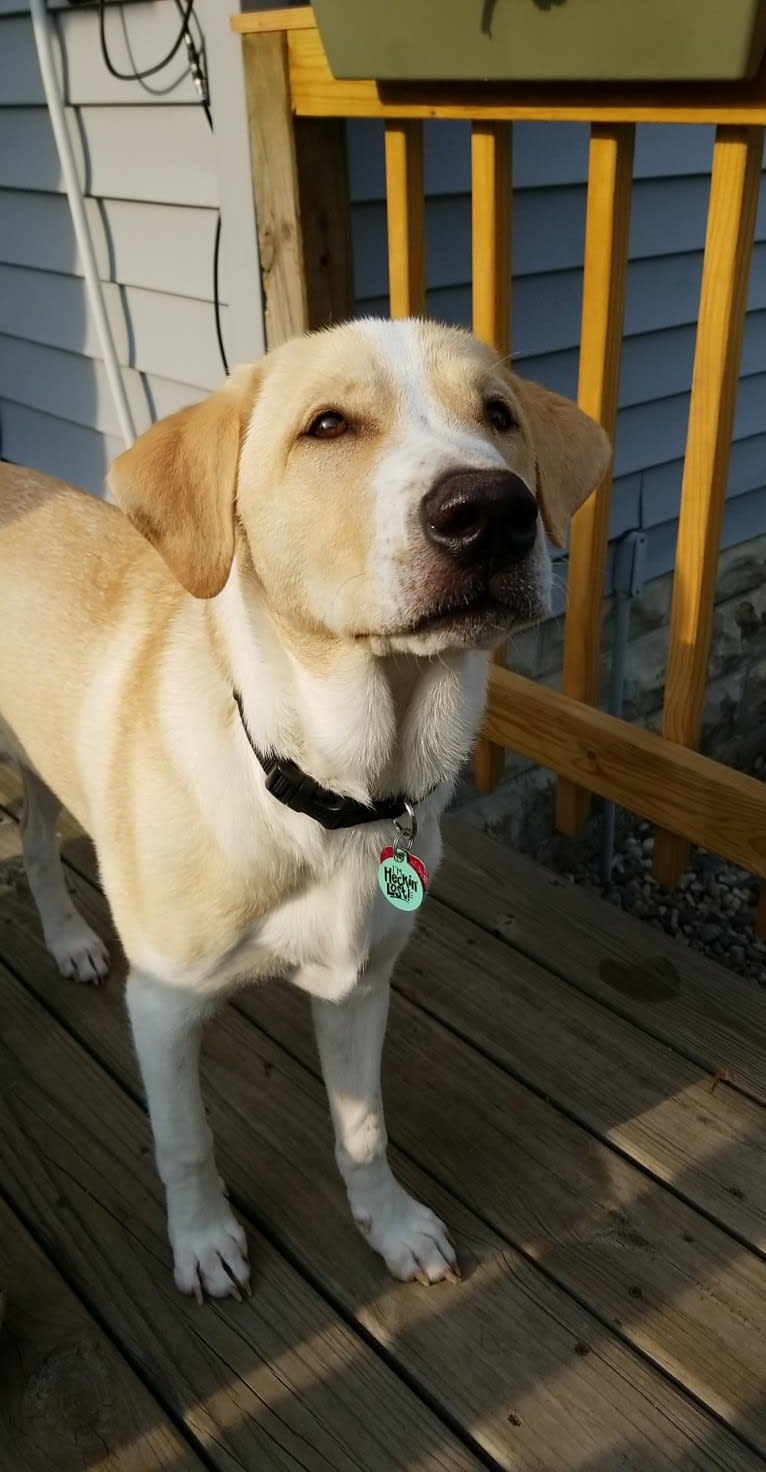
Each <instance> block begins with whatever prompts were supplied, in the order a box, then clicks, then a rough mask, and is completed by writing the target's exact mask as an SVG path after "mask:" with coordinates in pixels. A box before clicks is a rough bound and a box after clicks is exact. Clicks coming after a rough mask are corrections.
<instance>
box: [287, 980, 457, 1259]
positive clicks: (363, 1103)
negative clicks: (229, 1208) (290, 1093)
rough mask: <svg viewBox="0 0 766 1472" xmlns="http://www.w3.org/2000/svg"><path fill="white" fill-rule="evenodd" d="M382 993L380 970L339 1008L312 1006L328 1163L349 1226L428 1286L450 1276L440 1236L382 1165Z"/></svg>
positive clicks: (449, 1255)
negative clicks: (344, 1196)
mask: <svg viewBox="0 0 766 1472" xmlns="http://www.w3.org/2000/svg"><path fill="white" fill-rule="evenodd" d="M388 993H389V982H388V968H381V969H380V970H377V969H376V968H374V967H373V968H370V969H369V970H368V971H367V972H365V975H364V976H363V978H362V979H361V980H360V981H359V982H358V984H357V987H356V988H355V990H354V991H353V992H352V994H351V996H350V997H349V998H348V999H347V1000H346V1001H345V1002H326V1001H321V1000H319V999H318V998H316V997H314V998H313V1000H312V1007H313V1012H314V1024H315V1027H316V1034H317V1043H318V1045H319V1054H320V1057H321V1060H322V1071H323V1074H324V1080H325V1084H326V1087H327V1094H328V1098H329V1101H330V1110H331V1113H332V1118H333V1124H334V1126H335V1158H336V1160H337V1162H338V1166H339V1168H340V1173H341V1175H342V1176H343V1180H344V1181H345V1184H346V1190H347V1192H348V1199H349V1204H350V1206H351V1214H352V1216H353V1218H354V1221H355V1222H356V1224H357V1226H358V1227H359V1229H360V1231H361V1232H362V1233H363V1235H364V1236H365V1237H366V1238H367V1240H368V1242H369V1243H370V1244H371V1246H372V1247H374V1248H375V1250H376V1251H377V1252H379V1253H380V1254H381V1256H382V1257H383V1258H384V1259H385V1262H386V1266H387V1267H388V1269H389V1271H390V1272H391V1273H393V1275H394V1277H395V1278H404V1279H410V1278H416V1279H417V1280H418V1281H419V1282H421V1283H435V1282H437V1281H438V1279H440V1278H456V1277H457V1276H458V1270H457V1260H456V1257H455V1250H454V1248H453V1246H452V1243H451V1242H450V1239H449V1236H448V1234H447V1229H446V1227H445V1226H444V1224H443V1223H442V1222H440V1221H439V1218H438V1217H437V1216H435V1215H434V1213H433V1212H432V1211H431V1210H430V1209H429V1207H427V1206H423V1205H422V1203H421V1202H419V1201H416V1200H415V1199H414V1198H413V1197H412V1196H410V1195H409V1194H408V1192H407V1191H405V1190H404V1188H403V1187H402V1186H400V1185H399V1182H398V1181H397V1180H396V1179H395V1177H394V1176H393V1174H392V1172H391V1168H390V1166H389V1164H388V1160H387V1158H386V1144H387V1140H386V1127H385V1123H384V1120H383V1101H382V1098H381V1092H380V1060H381V1054H382V1051H383V1038H384V1034H385V1030H386V1019H387V1016H388Z"/></svg>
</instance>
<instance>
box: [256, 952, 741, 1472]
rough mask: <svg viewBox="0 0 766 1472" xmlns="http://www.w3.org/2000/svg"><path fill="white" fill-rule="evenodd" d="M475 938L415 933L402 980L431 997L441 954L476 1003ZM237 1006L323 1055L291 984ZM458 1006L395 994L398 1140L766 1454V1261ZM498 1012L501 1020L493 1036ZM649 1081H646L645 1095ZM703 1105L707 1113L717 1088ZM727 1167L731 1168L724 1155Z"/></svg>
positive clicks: (391, 1083)
mask: <svg viewBox="0 0 766 1472" xmlns="http://www.w3.org/2000/svg"><path fill="white" fill-rule="evenodd" d="M429 930H430V934H429V936H428V941H429V942H432V941H433V933H434V931H433V928H432V927H429ZM468 938H470V937H468ZM465 940H466V930H465V928H464V929H463V942H464V943H463V946H462V949H461V948H460V947H459V950H458V954H457V956H456V955H455V954H454V953H453V954H452V956H451V958H449V959H448V958H447V956H446V954H445V951H444V948H443V947H440V948H438V949H437V950H434V949H433V947H432V945H430V944H428V943H426V942H424V941H422V940H421V941H420V942H419V943H418V942H416V959H415V958H413V963H412V964H410V963H408V961H405V963H404V966H403V967H402V968H401V971H400V977H401V985H403V986H404V987H406V989H407V990H408V991H409V990H410V989H412V990H413V991H415V992H417V993H418V994H419V996H420V997H421V998H422V999H423V1000H425V999H427V998H430V995H431V987H432V985H433V983H434V977H435V975H436V974H437V973H438V972H439V971H440V968H441V967H442V966H444V965H445V964H446V965H447V967H448V975H449V984H450V986H451V988H452V989H453V991H457V992H459V993H461V994H463V995H464V996H465V998H466V1001H467V1002H469V1001H470V994H471V992H472V988H473V984H474V982H477V981H478V977H479V975H480V974H481V972H482V969H483V967H484V964H485V962H486V959H487V957H486V952H485V951H484V950H482V951H480V952H478V953H477V954H476V959H475V961H473V962H472V960H468V961H467V956H468V957H471V956H472V952H471V948H470V946H466V945H465ZM416 972H417V974H416ZM498 974H499V975H500V977H501V978H502V972H500V973H498ZM446 980H447V979H446V978H445V983H446ZM508 981H509V978H508V974H507V967H506V969H505V983H506V996H505V1000H504V1003H503V1004H502V1005H501V1007H500V1010H499V1014H498V1024H499V1028H500V1029H501V1031H502V1033H503V1034H504V1033H505V1031H506V1029H507V1030H508V1032H509V1033H511V1034H512V1032H513V1010H514V1003H515V1000H516V996H515V993H514V990H513V988H511V987H508ZM467 983H468V984H467ZM439 989H440V983H439V982H437V983H436V990H437V992H439ZM437 1005H438V1004H437ZM238 1006H239V1007H240V1008H241V1010H243V1011H245V1012H246V1014H247V1015H248V1016H250V1017H251V1018H253V1019H254V1020H257V1021H258V1023H259V1024H260V1025H261V1026H262V1028H263V1029H264V1030H265V1031H267V1032H268V1034H269V1035H270V1036H271V1037H272V1038H274V1039H276V1040H277V1041H280V1042H282V1043H283V1044H284V1046H285V1047H288V1048H289V1049H290V1052H291V1054H292V1055H293V1056H298V1057H299V1058H300V1059H301V1060H302V1061H304V1062H306V1063H308V1065H309V1066H311V1065H312V1060H313V1042H312V1039H311V1036H310V1031H309V1027H308V1019H307V1015H306V1012H305V1009H304V1008H303V1007H302V1006H301V1005H300V999H296V997H295V994H294V993H293V992H291V991H290V989H289V988H288V987H281V988H279V989H278V990H276V994H275V995H269V994H268V993H266V992H264V991H261V990H259V989H253V990H252V991H248V992H245V993H242V994H241V999H240V1002H239V1003H238ZM459 1016H460V1009H459V1007H456V1008H455V1010H454V1012H453V1013H452V1015H451V1017H450V1020H449V1026H448V1029H446V1028H443V1027H440V1026H439V1025H438V1024H435V1023H434V1022H433V1020H432V1019H431V1018H429V1017H427V1016H426V1015H425V1014H424V1013H423V1012H422V1011H421V1010H420V1009H419V1008H418V1007H416V1006H414V1005H412V1003H411V1002H410V1001H409V1000H405V999H404V998H403V997H402V996H398V997H396V998H395V999H394V1002H393V1005H392V1010H391V1025H390V1033H389V1039H388V1046H387V1058H388V1063H387V1068H386V1078H385V1086H386V1101H387V1114H388V1122H389V1129H390V1132H391V1138H392V1139H394V1140H396V1142H397V1145H398V1146H400V1147H401V1148H402V1149H403V1150H404V1151H405V1152H406V1153H407V1155H408V1156H410V1157H411V1158H413V1159H415V1160H417V1161H418V1163H419V1164H421V1165H423V1166H425V1168H426V1169H428V1170H429V1171H430V1172H432V1173H433V1175H434V1177H435V1178H436V1179H438V1180H439V1181H440V1182H441V1183H442V1184H444V1185H445V1186H447V1187H448V1188H449V1189H450V1190H452V1191H454V1193H455V1196H457V1197H459V1198H460V1199H461V1200H463V1201H470V1202H471V1203H472V1204H473V1207H474V1210H475V1211H476V1212H477V1213H478V1214H479V1215H480V1216H481V1217H482V1218H483V1220H484V1221H485V1222H486V1223H487V1224H488V1226H490V1227H491V1228H492V1230H493V1231H495V1232H498V1233H499V1234H500V1235H501V1236H502V1237H504V1238H505V1239H506V1241H508V1242H509V1243H510V1244H511V1245H512V1246H513V1247H514V1248H516V1249H519V1250H521V1251H522V1252H523V1253H524V1254H525V1255H526V1256H528V1257H530V1258H531V1259H532V1260H533V1261H535V1262H539V1263H540V1264H541V1265H544V1267H545V1270H546V1272H548V1273H549V1274H550V1275H551V1276H552V1278H553V1279H554V1280H555V1281H556V1282H557V1283H559V1284H560V1285H562V1286H564V1287H566V1288H567V1289H568V1290H569V1291H570V1292H572V1293H573V1294H574V1295H575V1296H576V1297H577V1299H578V1300H579V1302H581V1303H583V1304H586V1305H588V1306H589V1307H590V1308H591V1309H593V1310H594V1311H595V1312H596V1313H597V1314H598V1316H599V1318H600V1320H601V1322H602V1324H603V1325H604V1326H606V1325H607V1324H609V1325H615V1326H618V1327H619V1330H620V1333H621V1334H622V1335H623V1336H624V1337H625V1338H626V1339H627V1340H628V1342H630V1343H632V1344H633V1345H635V1346H637V1347H638V1348H639V1349H640V1350H641V1351H642V1353H643V1354H645V1355H646V1356H648V1358H649V1359H650V1360H651V1361H652V1362H653V1363H654V1364H657V1365H660V1366H662V1367H663V1368H664V1369H665V1370H666V1371H668V1372H669V1373H670V1374H672V1375H673V1377H674V1379H675V1380H676V1383H680V1384H682V1385H685V1386H687V1387H688V1388H689V1389H690V1390H692V1391H693V1393H694V1394H695V1396H698V1397H699V1398H700V1399H701V1400H702V1401H703V1402H704V1403H705V1404H706V1405H708V1406H710V1407H711V1408H713V1409H714V1410H715V1411H716V1413H717V1414H719V1415H721V1416H722V1417H723V1418H724V1419H725V1420H727V1421H728V1422H729V1423H730V1424H731V1425H733V1426H736V1427H737V1429H738V1430H740V1431H741V1432H742V1434H743V1435H745V1436H747V1438H748V1439H749V1440H750V1441H751V1442H752V1443H753V1444H754V1445H756V1446H757V1447H758V1449H759V1451H762V1450H763V1448H764V1446H765V1445H766V1440H765V1438H766V1408H764V1407H763V1405H762V1404H761V1405H760V1406H759V1405H758V1401H759V1397H758V1395H757V1393H755V1394H754V1392H755V1391H756V1387H757V1384H758V1377H759V1374H760V1371H759V1368H758V1367H757V1365H753V1363H752V1356H753V1354H755V1355H756V1356H757V1357H758V1356H760V1350H759V1347H758V1346H759V1344H760V1343H761V1342H762V1339H763V1334H764V1331H766V1263H765V1262H764V1261H763V1260H762V1259H761V1258H760V1257H758V1256H756V1255H755V1254H753V1253H748V1252H747V1251H746V1250H744V1249H743V1248H742V1246H741V1244H740V1242H739V1241H738V1240H736V1239H734V1238H732V1237H730V1236H729V1235H728V1234H727V1233H726V1232H725V1231H721V1230H720V1229H719V1228H717V1227H715V1226H713V1225H712V1224H710V1223H709V1222H707V1221H706V1220H705V1218H704V1216H702V1215H698V1214H697V1213H696V1212H695V1211H694V1210H692V1209H690V1207H689V1206H687V1205H686V1204H685V1203H684V1202H683V1201H681V1200H679V1199H678V1198H677V1197H676V1196H675V1195H673V1194H671V1193H670V1192H669V1191H666V1190H665V1189H663V1188H662V1187H661V1186H659V1185H658V1184H657V1182H656V1181H653V1180H652V1179H651V1177H648V1176H647V1175H645V1174H644V1173H643V1172H642V1171H641V1170H637V1169H636V1168H635V1166H633V1165H631V1164H630V1163H629V1162H628V1161H627V1160H624V1159H623V1158H622V1157H621V1156H619V1155H616V1154H615V1153H614V1152H612V1151H610V1150H609V1149H607V1148H605V1146H604V1145H603V1144H602V1143H600V1142H599V1141H597V1140H596V1139H595V1138H594V1137H593V1136H591V1135H589V1134H588V1133H587V1132H585V1131H584V1130H582V1129H580V1128H578V1126H577V1125H575V1124H573V1122H572V1121H571V1118H566V1117H565V1116H564V1115H557V1114H556V1112H555V1111H554V1110H552V1109H551V1107H550V1105H549V1104H548V1102H547V1101H546V1100H542V1099H540V1098H539V1097H537V1092H538V1091H537V1090H536V1091H535V1093H532V1092H530V1091H529V1090H528V1089H526V1088H523V1087H521V1086H520V1084H519V1083H518V1082H517V1080H516V1079H515V1078H513V1077H509V1076H508V1075H507V1074H505V1073H503V1072H502V1070H501V1069H499V1068H496V1067H495V1066H494V1065H492V1064H489V1063H488V1062H487V1060H486V1058H484V1057H482V1056H481V1055H480V1054H478V1053H477V1052H475V1051H474V1050H473V1049H472V1048H470V1047H467V1046H466V1043H465V1041H464V1040H463V1039H462V1038H459V1037H455V1036H454V1030H455V1027H456V1025H459ZM492 1022H493V1017H492V1015H491V1014H490V1015H489V1016H488V1017H487V1020H486V1024H485V1027H484V1032H485V1034H488V1033H490V1032H491V1027H492ZM585 1041H586V1042H587V1040H585ZM534 1046H537V1048H538V1049H540V1048H542V1049H545V1048H547V1046H548V1043H547V1038H546V1037H545V1035H544V1033H543V1030H542V1029H540V1030H539V1031H538V1036H537V1040H536V1045H532V1049H531V1051H534ZM586 1051H587V1050H586ZM424 1058H427V1059H428V1069H427V1080H426V1079H425V1078H424V1072H423V1059H424ZM584 1066H586V1067H587V1062H586V1063H585V1064H584ZM570 1071H572V1072H573V1071H574V1062H572V1063H571V1064H570ZM610 1071H611V1068H610V1062H609V1060H608V1059H607V1058H605V1057H604V1056H603V1055H601V1056H600V1059H599V1067H598V1071H597V1074H596V1075H595V1076H594V1077H592V1078H591V1079H590V1081H589V1083H587V1084H584V1085H583V1088H590V1089H591V1090H592V1092H593V1094H594V1096H595V1095H596V1094H597V1092H598V1090H599V1087H600V1086H601V1087H603V1088H604V1089H605V1091H607V1090H608V1079H609V1076H610ZM552 1072H553V1066H552V1063H551V1073H552ZM544 1082H545V1081H544V1079H543V1078H541V1079H540V1086H541V1087H544ZM650 1089H651V1083H648V1084H647V1085H646V1087H645V1091H644V1092H645V1093H647V1091H648V1090H650ZM655 1097H657V1096H655ZM701 1100H704V1106H705V1107H708V1096H707V1095H706V1094H701ZM761 1120H762V1115H761ZM761 1128H762V1124H761ZM762 1139H763V1136H761V1140H762ZM720 1164H721V1166H722V1168H724V1169H725V1164H726V1162H725V1159H722V1160H721V1161H720ZM743 1320H746V1321H747V1322H746V1324H745V1323H743ZM711 1336H712V1337H711ZM465 1342H466V1343H468V1342H469V1341H468V1339H467V1338H466V1341H465ZM601 1342H603V1341H601ZM498 1350H499V1346H498ZM724 1360H725V1361H726V1362H727V1365H728V1370H724V1369H723V1368H722V1361H724ZM736 1365H740V1368H741V1369H744V1373H745V1375H746V1376H747V1377H748V1379H749V1381H750V1389H749V1391H745V1390H744V1387H743V1383H742V1381H741V1379H740V1374H739V1371H738V1370H737V1369H735V1366H736ZM729 1371H733V1373H731V1374H729ZM466 1373H468V1370H467V1367H466ZM522 1465H524V1464H523V1463H522Z"/></svg>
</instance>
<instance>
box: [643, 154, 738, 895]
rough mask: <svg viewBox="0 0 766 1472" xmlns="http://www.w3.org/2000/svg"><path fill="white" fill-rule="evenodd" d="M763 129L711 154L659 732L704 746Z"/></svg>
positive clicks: (677, 873)
mask: <svg viewBox="0 0 766 1472" xmlns="http://www.w3.org/2000/svg"><path fill="white" fill-rule="evenodd" d="M762 157H763V128H729V127H719V129H718V132H717V134H716V141H715V147H714V150H713V172H712V176H711V180H710V204H709V207H708V224H707V235H706V239H705V264H704V267H703V273H702V287H701V291H700V309H699V323H698V327H697V344H696V348H695V354H694V371H693V375H692V396H691V403H690V406H689V427H688V432H687V438H686V458H685V461H684V477H683V483H682V489H681V516H680V520H679V523H678V541H677V543H676V563H675V573H674V578H673V602H672V607H671V614H670V632H669V636H668V658H667V666H666V671H665V703H664V709H663V720H662V733H663V736H665V737H667V739H668V740H669V741H678V742H681V743H682V744H683V745H684V746H695V747H696V746H697V745H698V743H699V738H700V734H701V730H702V712H703V707H704V702H705V684H706V678H707V665H708V657H709V654H710V641H711V637H712V631H713V603H714V599H715V586H716V579H717V575H718V553H719V548H720V544H721V528H722V526H723V514H724V505H725V501H726V484H727V479H728V473H729V455H730V451H731V441H732V433H733V429H734V410H735V407H736V402H737V387H738V382H739V367H740V356H741V352H742V336H743V333H744V328H745V316H746V312H747V289H748V279H749V275H750V260H751V255H752V249H753V232H754V230H755V212H756V208H757V204H758V191H759V188H760V183H761V160H762ZM688 855H689V846H688V843H687V841H686V835H676V834H675V833H674V832H672V830H671V831H670V832H662V831H660V832H659V833H658V834H657V837H656V842H655V845H654V875H655V878H656V879H659V881H660V883H662V884H667V885H668V886H673V885H676V884H678V882H679V880H680V878H681V874H682V873H683V870H684V868H685V866H686V863H687V860H688Z"/></svg>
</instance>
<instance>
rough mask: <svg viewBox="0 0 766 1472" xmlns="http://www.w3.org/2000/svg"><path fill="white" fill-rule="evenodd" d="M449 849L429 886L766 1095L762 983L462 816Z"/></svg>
mask: <svg viewBox="0 0 766 1472" xmlns="http://www.w3.org/2000/svg"><path fill="white" fill-rule="evenodd" d="M0 804H2V809H3V810H4V811H5V812H9V811H10V812H12V813H13V814H14V815H16V816H18V813H19V811H20V798H19V783H18V779H17V777H16V776H15V773H14V772H13V770H12V769H11V768H9V767H8V766H7V765H4V764H0ZM60 831H61V832H62V833H63V834H64V835H65V837H66V839H67V843H66V848H65V854H66V857H67V861H68V863H69V864H71V865H73V866H74V868H75V870H76V871H77V872H78V873H79V874H81V875H83V876H84V877H86V878H88V879H89V880H91V881H92V882H93V883H95V882H96V880H97V869H96V861H95V856H94V855H93V851H92V848H91V846H90V844H89V842H88V841H87V840H86V839H84V838H82V837H81V835H80V833H79V830H78V829H77V826H76V824H75V823H74V821H73V820H72V819H69V818H68V817H67V815H66V814H64V815H63V816H62V819H61V823H60ZM444 833H445V840H446V845H447V847H446V855H445V858H444V861H443V862H442V864H441V866H440V868H439V869H438V871H437V874H436V876H435V880H434V885H433V893H434V895H435V896H436V897H437V898H438V899H439V900H441V901H443V902H444V903H445V904H446V905H448V906H449V907H450V908H451V909H453V910H455V911H456V912H457V913H458V914H461V915H464V916H466V918H468V919H469V920H471V921H472V922H475V923H476V924H477V925H479V926H481V927H482V928H483V929H484V930H486V931H488V932H489V933H490V934H491V935H493V936H495V937H498V938H500V939H502V940H503V941H504V943H505V944H506V945H507V946H508V947H509V949H510V953H511V954H510V960H509V965H510V966H511V967H512V968H515V967H516V966H517V964H518V961H517V955H518V954H520V955H521V956H524V957H530V958H531V959H532V960H536V961H538V962H539V963H540V964H541V965H542V966H543V967H544V968H545V969H546V970H547V971H548V972H550V973H552V974H553V975H559V976H564V977H566V978H567V979H568V980H569V981H570V982H572V983H574V985H575V986H576V987H577V988H578V989H579V990H581V991H583V992H585V993H586V994H587V995H588V996H591V997H593V998H594V999H596V1000H597V1001H599V1002H600V1003H601V1004H602V1005H603V1006H604V1007H605V1008H608V1009H609V1010H610V1011H613V1012H615V1013H617V1015H618V1016H621V1017H624V1018H626V1019H627V1020H629V1021H632V1022H634V1023H636V1024H637V1026H639V1027H640V1028H641V1029H642V1030H643V1032H645V1033H646V1034H647V1035H648V1036H649V1037H651V1038H655V1039H657V1040H658V1041H659V1042H661V1043H664V1044H666V1045H668V1046H670V1047H671V1048H672V1049H674V1050H675V1051H676V1052H677V1053H679V1054H681V1055H683V1056H685V1057H687V1058H689V1059H691V1060H692V1061H693V1062H694V1063H696V1064H697V1065H698V1066H699V1068H700V1069H701V1070H703V1072H704V1073H706V1074H707V1075H710V1076H712V1075H713V1074H715V1073H717V1072H718V1071H720V1070H721V1069H723V1070H725V1071H726V1073H728V1075H729V1083H728V1084H727V1085H725V1087H726V1088H727V1089H728V1088H729V1087H731V1088H733V1089H735V1090H739V1091H742V1092H743V1093H745V1094H746V1095H749V1096H750V1097H751V1098H752V1099H754V1100H756V1101H757V1102H759V1103H761V1104H766V1045H765V1044H764V1040H763V1039H764V1011H765V1009H766V996H765V995H764V992H763V990H762V989H761V988H758V987H756V986H753V985H751V984H750V983H747V982H744V981H742V980H741V979H740V978H739V977H737V976H735V975H733V974H732V973H731V972H730V971H728V970H726V969H725V968H724V967H723V966H720V965H718V964H717V963H716V962H715V961H711V960H710V959H709V958H708V957H707V956H703V955H700V954H699V952H696V951H693V950H690V949H689V948H688V947H686V946H683V945H682V944H681V943H680V942H679V941H678V940H675V939H670V938H669V937H668V936H666V935H665V934H664V933H663V932H662V931H658V930H655V929H654V928H652V927H649V926H647V925H646V924H645V923H643V922H642V921H640V920H638V919H636V918H635V917H633V916H630V915H626V914H625V913H624V911H622V910H617V909H615V907H614V906H613V905H609V904H607V903H605V901H604V900H602V899H601V898H600V896H599V895H597V894H596V893H594V892H593V891H592V890H588V889H584V888H582V887H581V886H579V885H574V884H569V883H567V882H566V881H565V880H563V879H560V878H558V877H557V876H556V875H554V874H551V873H550V871H549V870H547V869H544V868H542V867H541V866H540V865H539V864H535V863H533V862H532V860H530V859H527V858H525V857H523V856H521V855H520V854H517V853H514V852H513V850H511V849H507V848H505V847H504V846H502V845H500V844H499V843H497V842H495V841H494V840H492V839H490V838H487V837H485V836H484V835H483V834H481V833H479V832H477V830H476V829H475V828H473V827H472V826H469V824H467V823H465V822H463V821H461V820H460V818H459V817H458V818H448V819H447V821H446V823H445V825H444ZM19 852H20V850H19V845H18V838H17V836H16V833H15V830H11V831H10V832H9V831H8V829H7V825H6V827H5V828H3V827H1V826H0V859H2V858H7V857H10V856H14V857H15V856H18V854H19Z"/></svg>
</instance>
